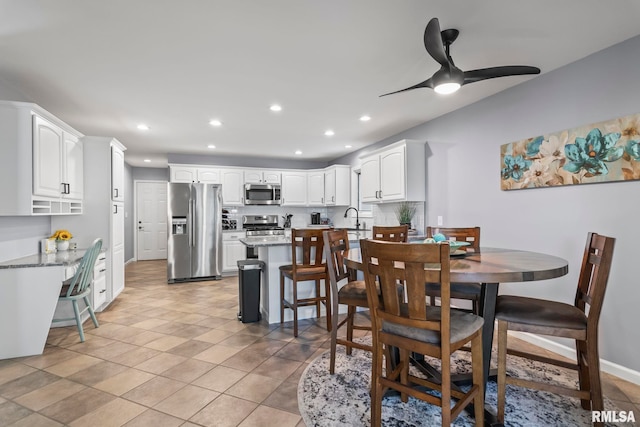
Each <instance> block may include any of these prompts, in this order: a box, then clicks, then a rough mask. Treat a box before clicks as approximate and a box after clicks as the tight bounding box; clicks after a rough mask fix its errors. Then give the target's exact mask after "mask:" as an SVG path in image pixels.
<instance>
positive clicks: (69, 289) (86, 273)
mask: <svg viewBox="0 0 640 427" xmlns="http://www.w3.org/2000/svg"><path fill="white" fill-rule="evenodd" d="M101 249H102V239H96V240H94V241H93V244H92V245H91V247H90V248H89V249H88V250H87V252H86V253H85V254H84V256H83V257H82V260H81V261H80V265H79V266H78V269H77V270H76V273H75V274H74V276H73V277H72V278H71V279H69V280H65V281H64V282H63V284H62V289H61V290H60V297H59V298H58V301H71V304H72V306H73V313H74V317H67V318H64V319H53V320H52V322H64V321H68V320H75V321H76V324H77V326H78V333H79V334H80V342H84V330H83V329H82V314H83V313H84V312H85V311H89V315H90V316H91V320H92V321H93V324H94V325H95V327H96V328H97V327H99V326H100V325H98V319H96V315H95V313H94V312H93V307H91V301H90V300H89V296H90V294H91V281H92V279H93V268H94V267H95V264H96V259H97V258H98V254H99V253H100V250H101ZM80 299H81V300H83V301H84V304H85V307H84V308H83V309H82V310H80V308H79V306H78V300H80Z"/></svg>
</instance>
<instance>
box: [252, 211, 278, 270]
mask: <svg viewBox="0 0 640 427" xmlns="http://www.w3.org/2000/svg"><path fill="white" fill-rule="evenodd" d="M242 228H243V229H244V230H245V231H246V232H247V237H249V238H256V237H257V238H264V239H265V240H266V239H269V238H282V237H284V228H283V227H279V226H278V215H243V216H242ZM251 258H258V250H257V248H256V247H253V246H247V259H251Z"/></svg>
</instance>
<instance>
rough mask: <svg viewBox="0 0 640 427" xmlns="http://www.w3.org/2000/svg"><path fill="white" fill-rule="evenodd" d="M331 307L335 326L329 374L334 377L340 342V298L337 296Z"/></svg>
mask: <svg viewBox="0 0 640 427" xmlns="http://www.w3.org/2000/svg"><path fill="white" fill-rule="evenodd" d="M331 305H332V306H333V310H332V317H333V324H334V325H335V326H334V328H333V329H332V330H331V358H330V359H329V373H330V374H331V375H333V374H334V373H335V372H336V347H337V341H338V296H337V295H336V296H334V297H333V298H332V299H331ZM327 318H328V316H327ZM347 348H348V347H347Z"/></svg>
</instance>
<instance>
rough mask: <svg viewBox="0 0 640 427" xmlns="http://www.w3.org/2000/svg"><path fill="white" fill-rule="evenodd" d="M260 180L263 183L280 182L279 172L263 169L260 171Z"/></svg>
mask: <svg viewBox="0 0 640 427" xmlns="http://www.w3.org/2000/svg"><path fill="white" fill-rule="evenodd" d="M262 181H263V182H264V183H265V184H280V172H276V171H264V172H263V173H262Z"/></svg>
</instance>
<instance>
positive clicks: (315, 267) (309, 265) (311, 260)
mask: <svg viewBox="0 0 640 427" xmlns="http://www.w3.org/2000/svg"><path fill="white" fill-rule="evenodd" d="M325 230H326V229H322V228H314V229H295V228H293V229H291V261H292V264H290V265H283V266H281V267H280V323H283V322H284V309H285V308H290V309H291V310H293V336H294V337H297V336H298V307H305V306H310V305H315V306H316V317H318V318H319V317H320V303H323V304H324V305H325V307H326V311H327V330H328V331H331V302H330V295H331V288H330V285H329V280H328V277H327V266H326V264H324V263H323V262H322V254H323V236H322V232H323V231H325ZM299 251H300V252H301V255H302V256H301V257H300V256H299V254H298V252H299ZM298 258H300V260H298ZM285 278H288V279H290V280H291V281H292V285H293V286H292V292H293V297H292V298H291V301H288V300H287V299H285V296H284V295H285V286H284V285H285ZM307 281H314V282H315V285H316V286H315V287H316V289H315V296H313V297H309V298H298V283H299V282H307ZM320 281H324V283H325V294H324V296H322V295H321V292H320Z"/></svg>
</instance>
